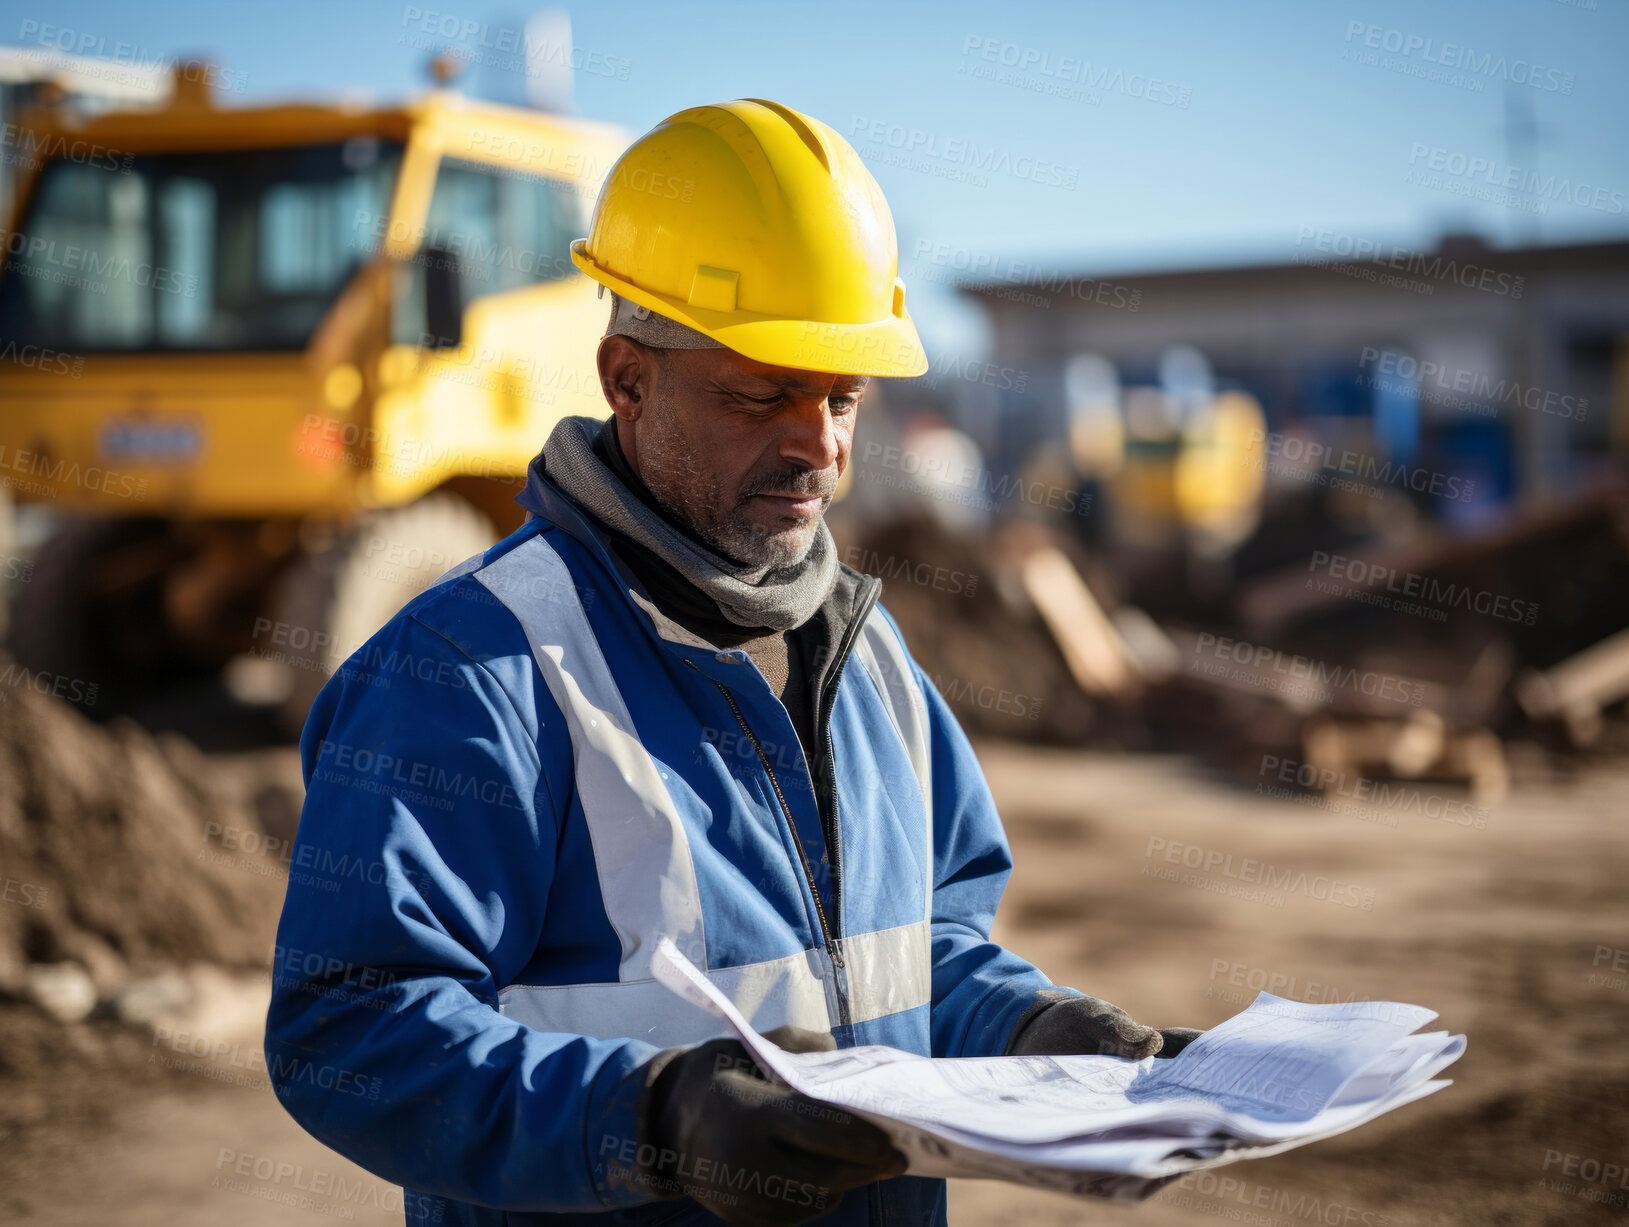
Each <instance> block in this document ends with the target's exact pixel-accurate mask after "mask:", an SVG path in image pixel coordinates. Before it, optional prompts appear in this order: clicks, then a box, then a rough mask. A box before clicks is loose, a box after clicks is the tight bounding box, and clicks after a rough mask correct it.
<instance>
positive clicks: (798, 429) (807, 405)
mask: <svg viewBox="0 0 1629 1227" xmlns="http://www.w3.org/2000/svg"><path fill="white" fill-rule="evenodd" d="M782 418H783V421H784V423H785V428H784V433H783V434H782V435H781V446H780V454H781V459H783V460H789V461H792V462H794V463H796V464H798V465H800V466H804V467H807V468H811V469H817V470H818V469H829V468H831V467H832V465H834V464H836V463H837V458H838V456H839V455H840V454H841V439H840V437H839V435H838V431H837V419H836V418H835V417H833V416H832V413H831V410H830V409H829V408H827V406H826V398H825V397H823V396H810V397H802V398H799V400H798V401H797V402H796V404H795V405H793V406H792V407H790V409H789V411H788V412H787V413H785V414H783V415H782Z"/></svg>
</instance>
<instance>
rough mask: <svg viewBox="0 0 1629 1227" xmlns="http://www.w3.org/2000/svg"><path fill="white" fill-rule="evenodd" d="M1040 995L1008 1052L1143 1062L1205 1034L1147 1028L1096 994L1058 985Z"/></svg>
mask: <svg viewBox="0 0 1629 1227" xmlns="http://www.w3.org/2000/svg"><path fill="white" fill-rule="evenodd" d="M1039 997H1040V999H1041V1002H1042V1004H1041V1005H1040V1007H1039V1009H1034V1008H1032V1009H1031V1012H1030V1013H1028V1014H1026V1015H1025V1016H1024V1017H1023V1018H1021V1019H1020V1020H1019V1022H1018V1026H1017V1027H1016V1028H1015V1029H1014V1031H1013V1036H1012V1039H1011V1040H1009V1041H1008V1043H1007V1055H1008V1056H1013V1057H1034V1056H1049V1057H1050V1056H1065V1055H1098V1056H1108V1057H1125V1058H1126V1059H1127V1060H1130V1061H1140V1060H1142V1059H1143V1058H1144V1057H1174V1056H1176V1054H1177V1053H1179V1052H1181V1051H1182V1050H1183V1049H1184V1048H1186V1047H1187V1046H1188V1045H1189V1044H1190V1043H1192V1042H1193V1041H1194V1039H1196V1038H1197V1037H1198V1036H1199V1035H1201V1034H1203V1033H1202V1032H1200V1031H1196V1030H1195V1029H1194V1028H1192V1027H1166V1028H1163V1029H1159V1030H1156V1029H1155V1028H1153V1027H1145V1026H1143V1025H1142V1024H1141V1023H1140V1022H1137V1021H1136V1020H1135V1019H1133V1018H1132V1017H1131V1015H1129V1014H1127V1013H1126V1012H1125V1011H1124V1010H1122V1009H1121V1008H1120V1007H1119V1006H1117V1005H1110V1004H1109V1003H1108V1002H1107V1001H1103V1000H1101V999H1100V998H1097V997H1072V996H1070V995H1069V994H1067V993H1060V992H1057V991H1056V990H1053V989H1047V990H1044V991H1043V992H1041V993H1040V994H1039Z"/></svg>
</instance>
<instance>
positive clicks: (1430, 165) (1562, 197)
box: [1408, 141, 1629, 214]
mask: <svg viewBox="0 0 1629 1227" xmlns="http://www.w3.org/2000/svg"><path fill="white" fill-rule="evenodd" d="M1408 164H1409V165H1410V166H1415V167H1418V166H1422V165H1423V166H1424V168H1425V169H1427V170H1433V171H1437V172H1438V173H1439V174H1444V175H1449V176H1451V177H1454V178H1465V179H1480V180H1481V181H1482V182H1484V183H1486V184H1487V185H1488V186H1489V187H1496V188H1502V189H1504V190H1506V191H1511V192H1520V193H1522V194H1524V195H1528V196H1538V197H1542V198H1543V199H1545V200H1557V201H1566V202H1567V203H1568V204H1574V205H1577V206H1578V207H1579V208H1580V209H1594V210H1596V211H1597V212H1600V213H1611V214H1622V213H1624V212H1626V211H1629V199H1626V197H1625V195H1624V193H1623V192H1620V191H1614V190H1612V189H1611V188H1608V187H1601V186H1591V185H1590V184H1588V183H1586V182H1584V181H1582V180H1579V181H1578V182H1574V181H1573V180H1572V179H1569V178H1567V177H1566V176H1565V175H1559V176H1558V175H1553V174H1552V175H1543V174H1540V173H1539V172H1538V171H1536V170H1523V169H1522V168H1521V167H1520V166H1505V165H1502V164H1501V163H1500V162H1499V160H1498V159H1497V158H1487V157H1482V156H1481V155H1478V154H1468V153H1461V152H1459V151H1457V150H1451V149H1445V148H1443V147H1441V146H1437V145H1426V144H1422V143H1420V142H1418V141H1416V142H1414V143H1413V144H1411V145H1410V146H1409V151H1408Z"/></svg>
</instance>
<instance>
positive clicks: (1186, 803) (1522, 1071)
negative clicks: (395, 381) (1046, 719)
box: [0, 743, 1629, 1227]
mask: <svg viewBox="0 0 1629 1227" xmlns="http://www.w3.org/2000/svg"><path fill="white" fill-rule="evenodd" d="M980 754H981V757H982V758H983V760H984V763H985V767H986V770H987V772H988V774H989V776H990V779H991V783H992V786H993V787H994V790H995V793H996V796H997V799H998V801H999V802H1000V803H1001V806H1002V812H1003V814H1004V815H1005V817H1006V821H1007V825H1008V830H1009V833H1010V835H1011V838H1012V843H1013V847H1014V855H1015V857H1016V860H1017V870H1016V872H1015V874H1014V876H1013V880H1012V885H1011V887H1010V889H1009V892H1008V895H1007V898H1006V902H1005V904H1004V907H1003V910H1002V916H1001V919H1000V922H999V926H998V931H997V936H998V937H999V938H1000V939H1001V940H1003V941H1005V942H1007V943H1008V944H1009V945H1011V946H1012V947H1014V948H1015V949H1017V950H1019V951H1020V952H1021V953H1023V954H1024V955H1026V956H1027V957H1029V958H1031V959H1033V960H1034V961H1036V962H1037V963H1038V964H1040V965H1041V966H1042V967H1043V968H1045V969H1046V970H1047V971H1048V972H1049V973H1050V974H1051V975H1052V976H1053V978H1054V979H1056V980H1058V981H1060V982H1063V983H1069V984H1073V985H1075V986H1077V987H1080V988H1082V989H1084V990H1086V991H1089V992H1092V993H1095V994H1097V995H1099V996H1103V997H1107V998H1109V999H1110V1000H1113V1001H1115V1002H1117V1003H1119V1004H1121V1005H1123V1006H1125V1007H1126V1008H1127V1009H1128V1010H1130V1011H1131V1012H1132V1013H1133V1014H1134V1015H1136V1016H1137V1017H1138V1018H1139V1019H1141V1020H1143V1021H1145V1022H1150V1023H1154V1024H1156V1025H1162V1026H1171V1025H1193V1026H1208V1025H1212V1024H1214V1023H1216V1022H1218V1021H1220V1020H1221V1019H1223V1018H1225V1017H1227V1016H1228V1015H1230V1014H1232V1013H1235V1012H1237V1011H1238V1010H1239V1009H1242V1008H1243V1007H1244V1006H1245V1005H1246V1004H1247V1003H1248V1002H1249V1001H1250V1000H1251V999H1252V998H1253V996H1254V990H1255V989H1256V988H1258V987H1265V986H1268V985H1274V986H1276V987H1277V991H1279V992H1280V993H1281V994H1282V995H1285V996H1291V997H1298V998H1302V999H1307V1000H1348V999H1353V998H1390V999H1395V1000H1402V1001H1409V1002H1416V1003H1419V1004H1423V1005H1428V1006H1430V1007H1432V1008H1434V1009H1436V1010H1438V1011H1439V1012H1440V1013H1441V1016H1442V1018H1441V1025H1443V1026H1446V1027H1449V1028H1452V1029H1454V1030H1459V1031H1463V1032H1465V1033H1466V1034H1467V1035H1468V1036H1469V1040H1470V1047H1469V1051H1468V1053H1467V1055H1466V1056H1465V1058H1464V1059H1463V1060H1462V1061H1460V1062H1459V1063H1458V1065H1456V1066H1455V1067H1454V1068H1453V1069H1452V1070H1451V1071H1450V1073H1451V1074H1452V1075H1453V1076H1454V1077H1455V1078H1456V1079H1457V1082H1456V1084H1455V1085H1454V1086H1452V1087H1450V1088H1448V1089H1447V1090H1446V1091H1444V1092H1442V1093H1441V1094H1439V1095H1436V1096H1434V1097H1432V1098H1430V1099H1427V1100H1425V1101H1423V1102H1421V1103H1417V1104H1413V1105H1410V1106H1408V1107H1405V1108H1403V1109H1401V1110H1399V1111H1398V1112H1396V1113H1394V1114H1393V1115H1391V1116H1389V1117H1387V1118H1385V1119H1384V1120H1381V1121H1379V1122H1376V1123H1373V1124H1371V1125H1368V1126H1366V1127H1364V1128H1362V1129H1360V1130H1358V1131H1356V1132H1354V1133H1352V1134H1348V1135H1346V1136H1344V1137H1341V1138H1337V1139H1333V1140H1329V1141H1325V1142H1321V1143H1317V1144H1315V1145H1313V1146H1311V1147H1308V1148H1306V1149H1303V1150H1299V1151H1295V1152H1292V1153H1290V1154H1287V1155H1283V1156H1280V1157H1278V1158H1274V1159H1270V1160H1265V1161H1260V1162H1255V1163H1247V1164H1241V1165H1237V1166H1234V1167H1232V1168H1227V1169H1222V1170H1221V1171H1219V1172H1216V1173H1207V1174H1204V1175H1203V1176H1201V1177H1189V1178H1187V1179H1186V1180H1184V1181H1182V1182H1178V1183H1177V1184H1174V1185H1172V1186H1170V1187H1168V1188H1167V1189H1165V1190H1164V1191H1162V1192H1161V1193H1160V1194H1159V1195H1158V1196H1157V1197H1156V1198H1155V1199H1154V1200H1152V1201H1150V1202H1147V1203H1145V1204H1144V1205H1142V1206H1139V1207H1134V1208H1127V1207H1118V1206H1106V1205H1102V1204H1098V1203H1087V1202H1080V1201H1073V1200H1070V1199H1067V1198H1064V1197H1060V1196H1056V1195H1052V1194H1046V1193H1040V1192H1034V1191H1030V1190H1026V1189H1021V1188H1017V1187H1014V1186H1010V1185H1004V1184H991V1183H984V1182H956V1183H955V1184H954V1185H953V1192H952V1200H951V1218H952V1221H953V1222H955V1223H957V1224H964V1225H973V1224H1014V1225H1017V1224H1024V1225H1026V1227H1027V1225H1029V1224H1039V1225H1042V1227H1045V1225H1048V1224H1065V1223H1084V1222H1090V1223H1106V1224H1116V1223H1140V1224H1143V1225H1145V1227H1166V1225H1177V1224H1203V1223H1206V1222H1213V1221H1229V1222H1244V1223H1257V1224H1270V1225H1273V1227H1297V1225H1299V1224H1333V1225H1339V1227H1357V1225H1361V1227H1383V1225H1384V1227H1391V1225H1405V1224H1438V1223H1464V1224H1478V1225H1481V1224H1517V1223H1521V1224H1528V1223H1544V1224H1563V1223H1579V1222H1595V1221H1601V1222H1620V1223H1621V1222H1624V1221H1626V1220H1625V1218H1624V1215H1625V1211H1624V1209H1623V1206H1624V1203H1625V1200H1626V1199H1629V1190H1626V1189H1624V1188H1621V1187H1618V1184H1619V1181H1618V1179H1617V1178H1615V1177H1614V1178H1611V1179H1610V1180H1603V1179H1602V1178H1601V1174H1602V1172H1603V1171H1604V1170H1605V1168H1606V1167H1607V1165H1618V1166H1620V1167H1629V1046H1626V1045H1625V1044H1624V1043H1623V1037H1624V1034H1625V1026H1624V1024H1625V1020H1626V1007H1629V972H1626V971H1625V970H1623V969H1625V968H1629V954H1625V953H1623V951H1624V950H1625V948H1629V905H1626V896H1625V879H1626V870H1629V763H1626V764H1624V765H1622V766H1611V767H1603V766H1597V767H1592V768H1590V769H1589V770H1588V771H1586V772H1584V773H1582V774H1581V775H1579V776H1578V777H1576V778H1574V779H1571V780H1570V781H1552V782H1549V783H1538V784H1530V785H1525V786H1523V787H1522V788H1519V789H1518V791H1517V792H1516V793H1515V794H1514V795H1513V796H1512V797H1511V798H1510V799H1509V800H1506V801H1504V802H1501V803H1499V804H1497V805H1495V806H1492V807H1489V808H1488V809H1487V810H1486V811H1485V813H1484V812H1481V811H1478V810H1476V809H1475V808H1474V807H1469V806H1468V805H1462V804H1460V803H1463V802H1464V801H1465V799H1464V797H1463V796H1462V795H1457V794H1443V795H1440V796H1439V795H1438V794H1435V793H1433V792H1431V791H1430V790H1429V788H1427V789H1425V790H1422V791H1421V792H1419V793H1418V794H1412V793H1410V794H1405V796H1404V797H1403V798H1402V799H1400V800H1395V801H1393V802H1392V803H1391V804H1389V805H1387V806H1384V807H1381V808H1373V807H1362V806H1359V805H1358V804H1356V803H1345V802H1343V803H1342V804H1343V805H1345V806H1348V808H1347V809H1345V810H1343V811H1337V810H1334V809H1331V808H1323V807H1319V806H1316V805H1313V804H1310V803H1307V802H1306V801H1305V800H1300V801H1297V800H1286V799H1280V798H1272V797H1267V796H1262V795H1258V794H1256V793H1255V792H1253V791H1250V790H1247V789H1243V788H1240V787H1238V786H1237V785H1234V784H1229V783H1225V782H1222V781H1218V780H1215V779H1212V778H1210V777H1207V776H1206V775H1204V774H1203V773H1202V772H1200V771H1199V769H1197V768H1195V767H1193V766H1191V765H1190V764H1187V763H1186V762H1183V761H1179V760H1167V759H1159V758H1151V757H1118V756H1107V755H1090V754H1080V753H1072V752H1067V751H1058V750H1036V749H1033V748H1026V747H1022V746H1018V745H1014V744H1010V743H984V744H982V745H981V746H980ZM1444 798H1446V799H1447V800H1450V801H1453V802H1455V803H1456V806H1455V807H1452V808H1451V809H1450V813H1449V814H1448V815H1447V816H1437V817H1432V816H1430V815H1432V814H1438V815H1442V812H1443V808H1444V807H1443V805H1442V802H1443V800H1444ZM1479 824H1480V829H1479ZM1193 848H1197V849H1201V850H1202V851H1201V852H1200V853H1198V854H1196V853H1194V852H1192V851H1190V849H1193ZM1212 854H1215V855H1212ZM1229 855H1231V857H1232V858H1233V859H1232V861H1231V862H1230V863H1229V862H1226V861H1225V859H1223V858H1226V857H1227V856H1229ZM1168 856H1174V857H1175V859H1174V861H1168V860H1167V859H1166V858H1167V857H1168ZM1184 857H1186V858H1187V859H1188V860H1189V861H1194V860H1198V861H1200V862H1203V861H1204V860H1205V859H1206V858H1207V857H1209V858H1210V860H1211V862H1212V864H1213V865H1214V866H1215V867H1214V868H1213V869H1212V870H1211V871H1210V872H1209V873H1208V874H1207V873H1206V872H1205V870H1204V869H1203V868H1200V869H1197V870H1195V869H1187V868H1184V866H1183V864H1182V861H1183V859H1184ZM1246 857H1252V858H1256V859H1257V860H1260V861H1265V862H1268V863H1270V864H1272V865H1273V866H1274V867H1275V868H1276V869H1277V870H1291V871H1296V872H1295V874H1292V877H1291V882H1292V884H1291V886H1290V887H1289V888H1288V889H1287V890H1284V891H1281V892H1276V893H1272V894H1269V895H1268V897H1265V898H1263V897H1260V895H1259V892H1258V894H1257V895H1252V894H1251V893H1250V892H1252V891H1256V890H1257V889H1258V888H1257V887H1255V886H1252V885H1251V884H1250V883H1248V882H1246V881H1245V880H1243V878H1242V877H1241V876H1240V871H1239V866H1240V863H1241V862H1242V861H1243V859H1244V858H1246ZM1301 870H1305V871H1306V876H1305V879H1304V884H1301V882H1302V879H1300V878H1299V876H1298V873H1299V871H1301ZM1183 875H1190V876H1188V877H1186V878H1184V876H1183ZM1330 880H1336V881H1338V882H1340V883H1341V887H1340V888H1339V889H1338V890H1335V889H1334V888H1332V887H1330V885H1329V883H1330ZM1331 895H1333V896H1334V897H1331ZM1353 903H1355V904H1356V906H1351V904H1353ZM1365 904H1367V906H1365ZM271 940H272V936H271V933H270V932H268V933H267V934H266V935H265V943H264V945H265V948H266V949H267V950H269V949H270V946H271ZM1614 963H1615V964H1616V968H1617V969H1618V970H1616V971H1615V970H1614ZM241 991H242V993H243V996H244V1002H243V1004H244V1005H245V1007H246V1008H245V1009H244V1010H240V1011H238V1012H236V1013H235V1014H233V1013H231V1012H228V1013H227V1014H223V1015H220V1016H218V1017H219V1019H220V1021H217V1022H216V1023H215V1024H213V1029H212V1031H211V1034H210V1035H209V1037H208V1039H209V1043H208V1044H206V1045H205V1047H206V1049H207V1050H208V1052H211V1053H215V1054H216V1055H205V1056H203V1057H196V1056H193V1055H191V1048H190V1046H189V1045H190V1041H187V1040H180V1039H179V1038H178V1037H174V1036H172V1037H170V1038H169V1039H168V1040H166V1041H163V1042H156V1043H155V1042H149V1040H147V1039H144V1038H139V1037H138V1036H137V1035H136V1034H135V1033H127V1034H119V1035H114V1036H112V1037H111V1038H110V1036H109V1035H107V1034H104V1033H103V1032H105V1031H107V1030H109V1029H112V1028H114V1027H115V1024H112V1023H95V1022H92V1023H82V1024H77V1026H76V1028H74V1031H75V1033H76V1034H77V1035H78V1037H79V1038H78V1039H76V1040H74V1041H73V1043H74V1044H76V1045H77V1046H78V1048H79V1049H82V1052H83V1059H82V1060H70V1061H66V1062H61V1061H60V1060H57V1059H53V1060H51V1061H50V1068H45V1067H43V1065H40V1066H34V1067H32V1068H31V1067H30V1062H29V1051H30V1050H29V1049H28V1047H27V1044H26V1040H27V1036H28V1031H27V1028H26V1027H25V1026H22V1025H20V1024H18V1025H12V1026H11V1027H9V1029H8V1030H7V1031H6V1034H7V1036H8V1041H7V1042H8V1045H9V1046H11V1048H12V1051H10V1052H8V1053H7V1054H6V1055H7V1056H8V1057H9V1058H10V1060H9V1061H8V1062H7V1065H8V1067H9V1068H11V1069H12V1070H21V1071H23V1072H21V1073H20V1074H17V1075H15V1076H11V1077H8V1078H7V1080H6V1082H5V1083H4V1084H3V1085H0V1097H4V1098H5V1099H6V1100H7V1101H8V1102H9V1103H10V1105H11V1108H10V1119H11V1120H12V1121H13V1122H20V1123H21V1126H22V1127H21V1129H20V1130H19V1129H17V1128H16V1124H15V1123H14V1124H13V1125H12V1126H10V1127H9V1128H8V1129H6V1130H5V1132H9V1133H10V1136H9V1137H4V1138H0V1142H3V1145H0V1220H4V1221H6V1222H14V1223H18V1224H51V1225H58V1224H61V1225H77V1224H86V1225H90V1224H95V1225H96V1227H105V1225H108V1224H118V1225H121V1227H158V1225H160V1224H163V1225H165V1227H170V1225H175V1227H193V1225H197V1227H205V1225H208V1227H216V1225H218V1224H222V1223H231V1224H234V1225H235V1227H261V1225H271V1224H289V1223H302V1222H317V1221H332V1220H334V1219H340V1220H344V1221H353V1222H362V1223H399V1222H401V1221H402V1213H401V1202H400V1193H399V1190H397V1189H395V1188H394V1187H393V1186H389V1185H386V1184H384V1183H383V1182H381V1181H379V1180H376V1179H375V1178H373V1177H372V1176H369V1175H367V1174H366V1173H364V1172H362V1171H360V1170H359V1169H357V1168H355V1167H354V1166H352V1165H351V1164H349V1163H347V1162H346V1161H344V1160H343V1159H340V1158H339V1157H338V1156H336V1155H334V1154H333V1153H332V1152H329V1151H327V1150H325V1149H324V1148H323V1147H322V1146H320V1145H318V1144H317V1143H316V1142H314V1141H312V1140H311V1139H309V1138H307V1137H306V1136H305V1135H304V1134H303V1133H302V1132H301V1131H300V1130H299V1129H298V1127H297V1126H295V1125H294V1123H293V1122H292V1121H291V1120H289V1118H288V1117H287V1116H286V1115H284V1113H283V1112H282V1109H281V1108H280V1107H279V1106H278V1104H277V1103H276V1101H275V1100H274V1099H273V1097H272V1095H271V1092H270V1089H269V1087H268V1085H267V1083H266V1079H265V1075H264V1072H263V1071H262V1070H260V1069H259V1068H258V1065H257V1063H256V1060H255V1058H254V1053H255V1051H256V1050H257V1049H258V1046H259V1041H258V1037H257V1036H256V1035H255V1034H254V1027H253V1025H252V1021H247V1020H252V1019H253V1018H254V1017H256V1016H257V1015H256V1014H255V1010H254V1007H255V1006H257V1005H258V1003H259V1001H260V1000H263V993H264V991H265V989H264V986H263V985H258V986H257V985H256V984H255V983H254V982H252V981H250V982H247V983H245V984H244V985H243V987H242V990H241ZM257 994H260V995H262V996H259V997H257ZM228 1019H236V1021H235V1022H229V1021H227V1020H228ZM12 1021H13V1023H14V1024H17V1020H16V1019H13V1020H12ZM42 1025H43V1020H42ZM98 1028H101V1030H97V1029H98ZM59 1048H60V1043H59V1041H58V1040H52V1042H51V1043H50V1044H47V1043H45V1042H44V1040H43V1039H42V1041H41V1045H40V1047H39V1049H38V1051H39V1053H40V1054H41V1059H42V1062H43V1061H44V1059H45V1056H46V1054H48V1053H51V1054H55V1053H56V1052H58V1051H59ZM223 1048H224V1049H225V1051H224V1052H223V1051H221V1049H223ZM244 1156H248V1158H247V1160H245V1159H244V1158H243V1157H244ZM263 1160H269V1161H270V1162H269V1163H268V1162H260V1163H259V1171H260V1172H262V1173H267V1172H269V1173H270V1174H269V1175H266V1176H257V1175H256V1174H255V1173H256V1163H257V1161H263ZM240 1166H241V1167H242V1170H243V1172H244V1173H246V1174H239V1167H240ZM1591 1175H1593V1176H1594V1177H1595V1179H1594V1180H1591V1179H1589V1178H1588V1177H1590V1176H1591Z"/></svg>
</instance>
